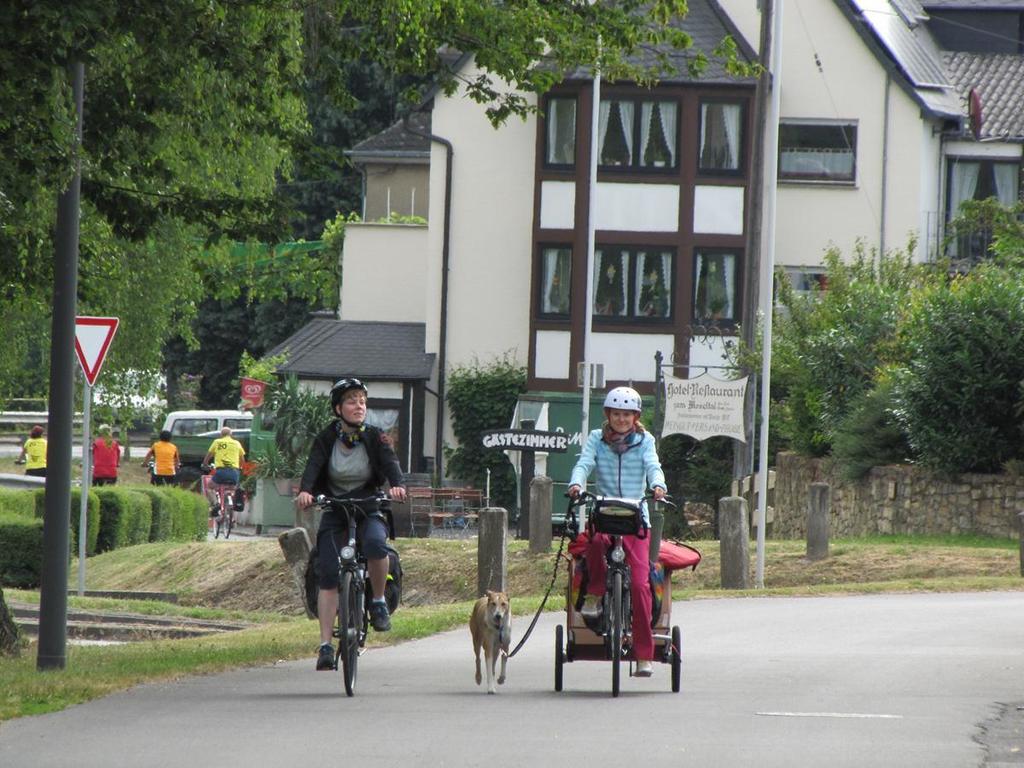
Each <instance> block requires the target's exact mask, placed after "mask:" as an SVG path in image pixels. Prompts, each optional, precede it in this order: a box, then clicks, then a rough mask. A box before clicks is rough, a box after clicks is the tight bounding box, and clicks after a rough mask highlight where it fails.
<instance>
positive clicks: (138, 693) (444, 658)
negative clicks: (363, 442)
mask: <svg viewBox="0 0 1024 768" xmlns="http://www.w3.org/2000/svg"><path fill="white" fill-rule="evenodd" d="M513 603H514V601H513ZM1022 617H1024V593H980V594H952V595H950V594H943V595H929V594H920V595H885V596H857V597H828V598H753V599H720V600H701V601H694V602H685V603H676V604H675V606H674V608H673V618H674V621H675V623H677V624H679V625H680V626H681V627H683V637H684V640H683V643H684V650H683V653H684V662H683V664H684V666H683V690H682V692H681V693H678V694H673V693H671V692H670V685H669V674H668V673H669V670H668V667H667V666H660V665H656V667H655V675H654V677H653V678H651V679H649V680H640V679H627V680H625V681H624V685H623V693H622V695H621V696H620V697H619V698H617V699H613V698H611V696H610V689H611V671H610V666H609V665H608V664H606V663H603V662H583V661H578V662H574V663H572V664H568V665H566V667H565V670H564V671H565V690H564V691H563V692H561V693H555V692H554V690H553V668H554V667H553V657H554V629H553V627H554V625H555V623H556V622H557V621H560V620H562V618H563V617H562V615H561V614H548V615H546V616H544V617H543V618H542V620H541V621H540V622H539V623H538V626H537V629H536V630H535V632H534V635H533V637H531V639H530V641H529V642H528V643H527V645H526V646H525V647H524V649H523V651H522V652H521V653H520V654H519V655H517V656H516V657H515V658H513V659H512V660H511V661H510V662H509V680H508V682H507V683H506V684H505V685H504V686H502V687H500V688H499V689H498V690H499V692H498V694H497V695H496V696H488V695H487V694H486V693H485V692H484V689H483V688H478V687H477V686H476V685H475V684H474V682H473V659H472V650H471V644H470V639H469V633H468V631H467V630H460V631H455V632H449V633H446V634H442V635H438V636H435V637H431V638H428V639H425V640H422V641H417V642H412V643H406V644H403V645H400V646H396V647H393V648H386V649H378V650H372V651H369V652H367V653H366V654H365V655H364V656H363V658H362V660H361V662H360V679H359V686H358V692H357V696H356V697H355V698H354V699H349V698H346V697H345V696H344V692H343V690H342V685H341V680H340V676H339V674H338V673H316V672H314V671H313V659H312V653H311V656H310V659H308V660H304V661H301V662H288V663H279V664H276V665H274V666H271V667H264V668H258V669H249V670H242V671H237V672H232V673H228V674H223V675H217V676H212V677H200V678H190V679H186V680H182V681H180V682H177V683H172V684H162V685H146V686H140V687H138V688H135V689H133V690H131V691H128V692H125V693H122V694H117V695H113V696H109V697H107V698H105V699H102V700H99V701H94V702H91V703H88V704H84V705H81V706H78V707H74V708H72V709H69V710H66V711H64V712H59V713H55V714H51V715H44V716H40V717H32V718H24V719H21V720H16V721H13V722H9V723H5V724H3V725H2V726H0V766H4V767H5V768H22V767H23V766H24V767H26V768H27V767H29V766H31V767H32V768H45V767H47V766H61V767H62V768H63V767H64V766H76V767H78V768H89V767H91V766H97V767H99V766H103V768H116V767H118V766H126V767H127V766H131V767H132V768H135V767H136V766H140V765H141V766H153V767H156V766H182V765H188V766H218V768H232V767H234V766H239V767H241V766H245V768H251V767H252V766H262V765H282V766H298V765H310V766H315V765H331V764H345V765H353V764H357V765H359V764H361V765H371V764H373V763H377V764H382V763H385V764H397V765H403V766H482V767H486V768H503V767H505V766H508V767H509V768H513V767H514V768H520V766H530V767H531V768H534V767H535V766H561V767H564V766H568V765H586V766H588V768H591V767H595V768H600V767H601V766H622V765H629V766H701V767H702V768H715V767H717V766H728V767H730V768H735V767H736V766H758V767H759V768H761V767H766V768H770V767H774V766H779V767H780V768H781V767H782V766H785V767H786V768H792V767H793V766H828V768H842V767H844V766H851V767H852V766H856V767H857V768H863V766H900V767H901V768H909V767H911V766H921V767H922V768H925V767H926V768H943V767H944V766H949V767H950V768H964V766H979V765H982V764H984V761H985V759H986V748H985V746H983V743H982V742H983V741H984V739H985V735H984V730H985V729H984V728H982V724H983V723H985V721H989V720H991V719H992V718H994V717H995V716H996V715H997V714H998V712H999V711H1000V706H999V705H1000V703H1007V702H1013V701H1017V700H1020V699H1021V698H1022V692H1024V679H1022V672H1024V657H1022V654H1021V647H1022V639H1024V637H1022V635H1024V619H1022ZM526 624H527V620H526V619H525V618H521V617H517V619H516V621H515V623H514V626H513V639H514V640H515V639H516V638H517V637H518V632H519V631H523V630H525V627H526ZM314 638H315V631H314V629H313V625H312V623H310V639H311V651H312V646H313V645H314V644H315V640H314ZM1006 752H1007V754H1011V755H1013V754H1016V755H1018V756H1019V753H1015V752H1014V750H1013V749H1008V750H1006ZM999 764H1000V765H1002V764H1003V763H999Z"/></svg>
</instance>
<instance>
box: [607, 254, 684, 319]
mask: <svg viewBox="0 0 1024 768" xmlns="http://www.w3.org/2000/svg"><path fill="white" fill-rule="evenodd" d="M672 261H673V260H672V252H671V251H665V250H655V249H645V248H599V249H598V250H597V251H595V252H594V316H595V317H605V318H623V319H629V318H633V319H641V318H642V319H657V320H668V319H671V317H672Z"/></svg>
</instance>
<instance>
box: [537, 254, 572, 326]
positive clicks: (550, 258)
mask: <svg viewBox="0 0 1024 768" xmlns="http://www.w3.org/2000/svg"><path fill="white" fill-rule="evenodd" d="M571 270H572V249H570V248H544V249H543V250H542V251H541V286H540V290H541V295H540V312H541V314H542V315H548V316H554V317H568V316H569V288H570V287H571V278H572V271H571Z"/></svg>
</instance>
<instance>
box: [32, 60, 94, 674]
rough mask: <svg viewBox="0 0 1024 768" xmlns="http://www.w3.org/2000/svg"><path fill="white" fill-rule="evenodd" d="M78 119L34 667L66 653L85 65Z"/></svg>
mask: <svg viewBox="0 0 1024 768" xmlns="http://www.w3.org/2000/svg"><path fill="white" fill-rule="evenodd" d="M71 73H72V81H73V85H72V88H73V94H74V100H75V109H76V113H77V115H78V121H77V124H76V126H75V145H74V147H73V148H72V155H73V162H74V168H75V171H74V175H73V176H72V177H71V181H70V182H68V186H67V189H65V190H64V191H63V192H62V193H61V194H60V196H59V197H58V198H57V228H56V237H55V242H54V259H53V321H52V325H51V338H52V343H51V346H50V397H49V399H50V409H49V411H50V417H49V421H48V435H47V454H46V507H45V511H44V514H43V571H42V580H41V581H42V583H41V586H40V591H39V647H38V650H37V655H36V668H37V669H39V670H40V671H42V670H47V669H64V667H65V664H66V652H67V629H68V626H67V609H68V525H69V522H70V521H69V518H70V516H71V515H70V511H71V510H70V506H71V420H72V416H73V412H74V394H75V377H74V373H75V372H74V363H75V312H76V302H77V292H78V217H79V211H80V203H81V188H82V166H81V156H80V154H79V146H80V145H81V143H82V94H83V90H84V84H85V65H84V64H83V63H81V62H76V63H74V64H72V65H71Z"/></svg>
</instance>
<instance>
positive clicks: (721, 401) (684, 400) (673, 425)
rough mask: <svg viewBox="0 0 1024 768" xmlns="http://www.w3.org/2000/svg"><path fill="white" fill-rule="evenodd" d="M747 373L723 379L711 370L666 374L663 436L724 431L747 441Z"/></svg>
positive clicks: (699, 435) (695, 435)
mask: <svg viewBox="0 0 1024 768" xmlns="http://www.w3.org/2000/svg"><path fill="white" fill-rule="evenodd" d="M746 394H747V377H746V376H744V377H743V378H742V379H733V380H732V381H722V380H720V379H716V378H714V377H712V376H709V375H708V374H706V373H705V374H702V375H700V376H698V377H697V378H695V379H677V378H676V377H675V376H666V377H665V425H664V427H663V428H662V430H661V436H662V437H667V436H668V435H676V434H683V435H689V436H690V437H693V438H695V439H697V440H705V439H707V438H709V437H713V436H715V435H723V436H725V437H731V438H733V439H734V440H739V441H740V442H741V443H745V442H746V441H747V432H746V429H745V428H744V420H743V404H744V400H745V399H746Z"/></svg>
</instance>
